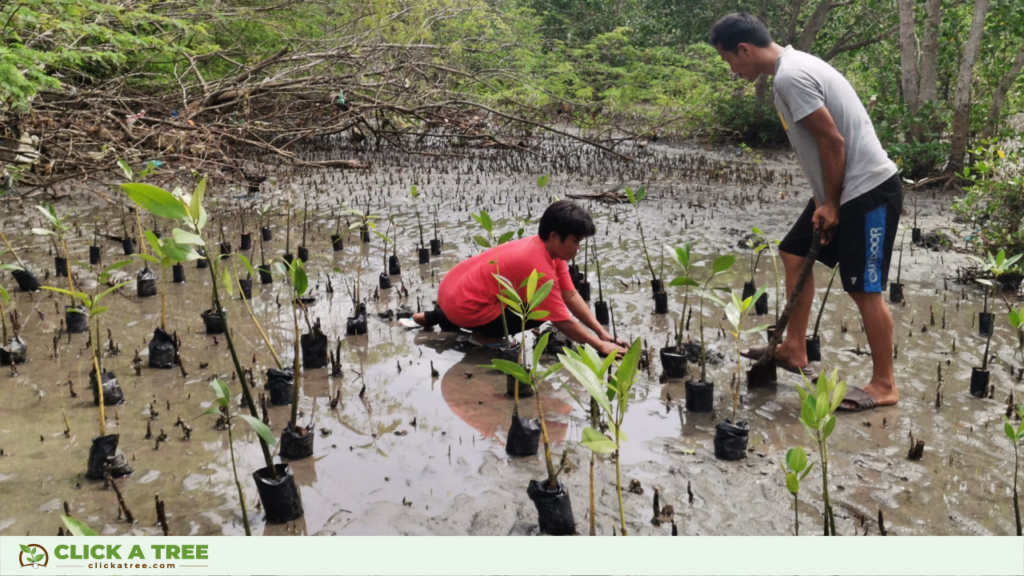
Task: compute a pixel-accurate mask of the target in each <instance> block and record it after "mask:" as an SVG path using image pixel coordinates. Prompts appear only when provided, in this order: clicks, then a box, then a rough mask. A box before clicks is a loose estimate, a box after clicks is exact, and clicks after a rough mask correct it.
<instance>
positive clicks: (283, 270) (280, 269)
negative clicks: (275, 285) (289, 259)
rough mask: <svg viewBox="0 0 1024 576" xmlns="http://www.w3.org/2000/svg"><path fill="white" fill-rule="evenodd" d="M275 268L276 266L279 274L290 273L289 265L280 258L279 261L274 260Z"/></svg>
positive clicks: (275, 269)
mask: <svg viewBox="0 0 1024 576" xmlns="http://www.w3.org/2000/svg"><path fill="white" fill-rule="evenodd" d="M273 268H274V272H277V273H278V274H281V275H287V274H288V265H287V264H285V263H284V262H281V261H280V260H278V261H277V262H274V266H273Z"/></svg>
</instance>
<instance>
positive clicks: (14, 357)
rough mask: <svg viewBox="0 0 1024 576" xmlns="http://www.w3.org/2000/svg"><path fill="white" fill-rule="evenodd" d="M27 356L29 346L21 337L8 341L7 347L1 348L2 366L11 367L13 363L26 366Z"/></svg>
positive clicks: (0, 358)
mask: <svg viewBox="0 0 1024 576" xmlns="http://www.w3.org/2000/svg"><path fill="white" fill-rule="evenodd" d="M27 356H28V344H25V341H24V340H22V339H21V336H15V337H14V338H11V339H10V340H8V341H7V346H4V347H2V348H0V366H10V365H11V362H13V363H15V364H24V363H25V359H26V358H27Z"/></svg>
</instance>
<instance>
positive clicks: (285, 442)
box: [281, 424, 314, 460]
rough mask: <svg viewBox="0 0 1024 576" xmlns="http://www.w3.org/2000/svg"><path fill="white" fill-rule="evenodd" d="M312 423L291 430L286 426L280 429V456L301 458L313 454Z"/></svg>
mask: <svg viewBox="0 0 1024 576" xmlns="http://www.w3.org/2000/svg"><path fill="white" fill-rule="evenodd" d="M313 436H314V434H313V425H312V424H310V425H309V426H305V427H302V426H300V427H299V428H298V429H297V430H293V429H292V427H291V426H290V425H289V426H286V427H285V429H284V430H282V431H281V458H287V459H289V460H301V459H302V458H309V457H310V456H312V455H313Z"/></svg>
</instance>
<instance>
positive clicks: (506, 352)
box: [494, 342, 519, 362]
mask: <svg viewBox="0 0 1024 576" xmlns="http://www.w3.org/2000/svg"><path fill="white" fill-rule="evenodd" d="M494 350H495V351H496V352H497V353H498V358H501V359H502V360H508V361H509V362H519V343H518V342H515V343H511V344H508V343H506V344H502V345H500V346H496V347H495V348H494Z"/></svg>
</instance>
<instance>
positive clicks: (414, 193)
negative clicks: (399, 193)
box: [409, 185, 420, 198]
mask: <svg viewBox="0 0 1024 576" xmlns="http://www.w3.org/2000/svg"><path fill="white" fill-rule="evenodd" d="M409 194H411V195H412V197H413V198H418V197H419V195H420V191H419V190H418V189H417V188H416V186H415V185H413V186H412V188H409Z"/></svg>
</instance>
